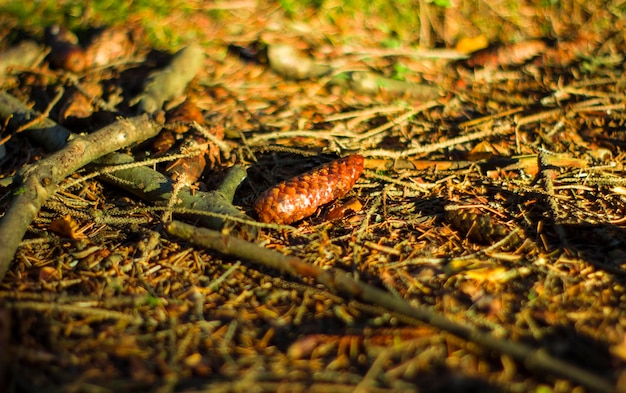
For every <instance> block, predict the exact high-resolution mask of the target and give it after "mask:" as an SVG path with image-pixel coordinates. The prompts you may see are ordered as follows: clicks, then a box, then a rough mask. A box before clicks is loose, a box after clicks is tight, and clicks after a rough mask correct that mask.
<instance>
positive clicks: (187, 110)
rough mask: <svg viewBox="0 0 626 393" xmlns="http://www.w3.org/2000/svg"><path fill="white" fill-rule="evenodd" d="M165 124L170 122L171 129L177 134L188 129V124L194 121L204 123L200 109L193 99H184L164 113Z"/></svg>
mask: <svg viewBox="0 0 626 393" xmlns="http://www.w3.org/2000/svg"><path fill="white" fill-rule="evenodd" d="M165 118H166V119H167V120H166V124H171V125H172V127H170V128H171V129H172V131H174V132H175V133H177V134H182V133H185V132H187V131H188V130H189V127H190V124H191V123H193V122H194V121H195V122H197V123H198V124H203V123H204V116H203V115H202V111H201V110H200V108H198V105H197V104H196V102H195V100H193V99H189V98H188V99H186V100H185V101H183V103H182V104H180V105H178V106H176V107H174V108H172V109H171V110H169V111H168V112H167V113H166V115H165Z"/></svg>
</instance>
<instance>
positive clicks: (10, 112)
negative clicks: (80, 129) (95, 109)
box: [0, 91, 71, 151]
mask: <svg viewBox="0 0 626 393" xmlns="http://www.w3.org/2000/svg"><path fill="white" fill-rule="evenodd" d="M38 116H39V114H38V113H37V112H36V111H34V110H32V109H30V108H29V107H28V106H26V105H24V103H23V102H22V101H20V100H18V99H17V98H15V97H13V96H11V95H10V94H7V93H6V92H4V91H2V92H0V118H3V119H9V128H12V129H18V128H20V126H22V125H23V124H26V123H28V122H30V121H31V120H33V119H35V118H37V117H38ZM23 134H24V135H25V136H27V137H28V138H29V139H32V140H33V141H34V142H36V143H37V144H39V145H40V146H42V147H43V148H44V149H46V150H47V151H57V150H61V149H62V148H63V147H65V144H66V143H67V139H68V138H69V136H70V134H71V133H70V131H69V130H68V129H66V128H64V127H62V126H60V125H58V124H57V123H55V122H54V121H52V120H50V119H49V118H47V117H46V118H43V119H41V120H40V121H39V122H38V123H36V124H31V126H30V127H29V128H28V129H27V130H25V131H24V132H23Z"/></svg>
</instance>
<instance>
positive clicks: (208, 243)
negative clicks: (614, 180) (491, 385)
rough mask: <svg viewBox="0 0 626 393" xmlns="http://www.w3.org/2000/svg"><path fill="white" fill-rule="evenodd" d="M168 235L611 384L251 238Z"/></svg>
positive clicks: (539, 364) (603, 387)
mask: <svg viewBox="0 0 626 393" xmlns="http://www.w3.org/2000/svg"><path fill="white" fill-rule="evenodd" d="M166 230H167V232H168V233H170V234H171V235H174V236H177V237H180V238H181V239H184V240H187V241H190V242H192V243H194V244H197V245H199V246H201V247H205V248H208V249H212V250H216V251H219V252H221V253H223V254H226V255H231V256H234V257H237V258H243V259H246V260H248V261H250V262H252V263H256V264H259V265H263V266H266V267H270V268H273V269H277V270H279V271H281V272H284V273H289V274H291V275H293V276H302V277H308V278H313V279H315V280H316V281H317V282H318V283H320V284H322V285H324V286H326V287H327V288H328V289H329V290H331V291H332V292H333V293H336V294H343V295H346V296H348V297H350V298H353V299H357V300H359V301H362V302H365V303H368V304H374V305H377V306H381V307H383V308H385V309H387V310H390V311H393V312H396V313H398V314H401V315H404V316H407V317H409V318H413V319H416V320H418V321H421V322H423V323H426V324H429V325H431V326H434V327H436V328H439V329H441V330H444V331H446V332H448V333H451V334H453V335H455V336H458V337H460V338H462V339H465V340H467V341H471V342H474V343H476V344H478V345H480V346H482V347H484V348H487V349H490V350H493V351H496V352H498V353H501V354H507V355H509V356H511V357H512V358H514V359H516V360H517V361H519V362H520V363H522V364H524V365H525V366H526V367H527V368H528V369H531V370H535V371H540V372H545V373H549V374H552V375H555V376H560V377H564V378H567V379H569V380H571V381H574V382H576V383H579V384H581V385H584V386H586V387H588V388H589V389H591V390H594V391H600V392H612V391H614V386H613V384H612V383H611V382H610V381H608V380H606V379H604V378H602V377H600V376H598V375H596V374H593V373H590V372H588V371H586V370H583V369H581V368H579V367H577V366H575V365H573V364H571V363H568V362H564V361H562V360H559V359H557V358H555V357H553V356H551V355H549V354H548V353H546V352H545V351H544V350H542V349H534V348H532V347H529V346H527V345H524V344H520V343H515V342H512V341H506V340H503V339H499V338H496V337H494V336H493V335H491V334H488V333H483V332H481V331H478V330H476V329H474V328H472V327H470V326H466V325H462V324H460V323H457V322H454V321H451V320H449V319H448V318H446V317H444V316H442V315H439V314H437V313H435V312H434V311H431V310H429V309H427V308H425V307H420V306H413V305H410V304H409V303H407V302H406V301H405V300H404V299H402V298H399V297H396V296H393V295H391V294H390V293H387V292H385V291H383V290H381V289H378V288H376V287H374V286H371V285H369V284H366V283H364V282H361V281H355V280H354V279H353V278H352V277H350V275H348V274H347V273H345V272H343V271H340V270H322V269H320V268H318V267H316V266H313V265H310V264H307V263H305V262H304V261H302V260H301V259H299V258H297V257H294V256H288V255H283V254H281V253H279V252H277V251H275V250H270V249H266V248H262V247H259V246H258V245H256V244H254V243H250V242H247V241H245V240H242V239H238V238H236V237H233V236H228V235H224V234H222V233H220V232H216V231H212V230H209V229H205V228H197V227H194V226H192V225H189V224H185V223H182V222H178V221H173V222H170V223H168V224H167V225H166Z"/></svg>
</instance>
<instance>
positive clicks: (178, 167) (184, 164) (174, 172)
mask: <svg viewBox="0 0 626 393" xmlns="http://www.w3.org/2000/svg"><path fill="white" fill-rule="evenodd" d="M205 146H206V140H204V138H200V137H195V138H190V139H187V140H186V141H185V142H184V144H183V146H182V147H181V152H185V151H190V150H205V149H204V147H205ZM204 154H205V152H204V151H201V152H198V153H197V154H195V155H192V156H190V157H182V158H179V159H178V160H176V161H174V162H173V163H172V164H171V165H170V166H168V167H167V168H166V171H167V174H168V175H170V176H171V178H172V179H174V180H178V179H180V178H182V177H183V176H184V178H185V180H186V181H187V182H189V183H195V182H196V181H197V180H198V179H199V178H200V176H201V175H202V172H203V171H204V168H205V167H206V159H205V157H204Z"/></svg>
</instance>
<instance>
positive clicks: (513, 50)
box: [467, 40, 547, 67]
mask: <svg viewBox="0 0 626 393" xmlns="http://www.w3.org/2000/svg"><path fill="white" fill-rule="evenodd" d="M546 49H547V45H546V43H545V42H543V41H541V40H530V41H523V42H518V43H515V44H511V45H505V46H501V47H497V48H490V49H485V50H483V51H480V52H477V53H476V54H475V55H474V56H472V57H471V58H470V59H469V60H468V61H467V64H468V65H469V66H470V67H497V66H506V65H516V64H522V63H524V62H526V61H528V60H530V59H532V58H533V57H535V56H538V55H540V54H541V53H543V52H545V51H546Z"/></svg>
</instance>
